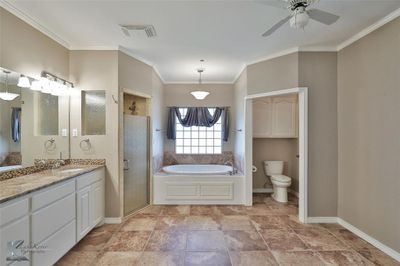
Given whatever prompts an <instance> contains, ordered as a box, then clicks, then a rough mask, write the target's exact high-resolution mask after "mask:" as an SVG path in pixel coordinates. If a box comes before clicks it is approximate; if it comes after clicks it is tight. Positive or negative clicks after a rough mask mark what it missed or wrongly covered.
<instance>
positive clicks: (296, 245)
mask: <svg viewBox="0 0 400 266" xmlns="http://www.w3.org/2000/svg"><path fill="white" fill-rule="evenodd" d="M260 233H261V235H262V237H263V238H264V240H265V242H266V243H267V245H268V247H269V248H270V250H283V251H304V250H310V249H309V248H308V247H307V246H306V244H304V242H303V241H302V240H301V239H300V238H299V237H298V236H297V235H296V234H295V233H294V232H293V231H291V230H274V229H270V230H263V231H261V232H260Z"/></svg>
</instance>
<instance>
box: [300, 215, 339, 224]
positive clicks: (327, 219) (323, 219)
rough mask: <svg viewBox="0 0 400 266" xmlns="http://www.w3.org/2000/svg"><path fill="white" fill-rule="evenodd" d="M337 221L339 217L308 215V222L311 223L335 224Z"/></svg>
mask: <svg viewBox="0 0 400 266" xmlns="http://www.w3.org/2000/svg"><path fill="white" fill-rule="evenodd" d="M337 222H338V218H337V217H307V223H310V224H319V223H321V224H335V223H337Z"/></svg>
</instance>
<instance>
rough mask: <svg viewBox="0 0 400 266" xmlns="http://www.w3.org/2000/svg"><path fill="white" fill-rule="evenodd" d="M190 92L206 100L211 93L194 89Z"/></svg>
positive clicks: (197, 97)
mask: <svg viewBox="0 0 400 266" xmlns="http://www.w3.org/2000/svg"><path fill="white" fill-rule="evenodd" d="M190 94H192V95H193V97H194V98H196V99H197V100H204V99H205V98H206V97H207V96H208V94H210V93H209V92H208V91H192V92H191V93H190Z"/></svg>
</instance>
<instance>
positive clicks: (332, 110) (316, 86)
mask: <svg viewBox="0 0 400 266" xmlns="http://www.w3.org/2000/svg"><path fill="white" fill-rule="evenodd" d="M299 86H300V87H308V89H309V93H308V202H309V206H308V207H309V216H336V215H337V182H338V174H337V160H338V159H337V158H338V157H337V156H338V153H337V150H338V144H337V53H330V52H302V53H299Z"/></svg>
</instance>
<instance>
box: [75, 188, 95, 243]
mask: <svg viewBox="0 0 400 266" xmlns="http://www.w3.org/2000/svg"><path fill="white" fill-rule="evenodd" d="M90 198H91V191H90V186H87V187H85V188H82V189H81V190H79V191H78V192H77V193H76V203H77V206H76V207H77V208H76V211H77V213H76V218H77V221H76V225H77V228H76V240H77V241H79V240H81V239H82V237H84V236H85V235H86V234H87V233H88V232H89V231H90V230H91V229H92V222H91V221H92V218H91V217H92V214H91V202H92V201H91V199H90Z"/></svg>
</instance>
